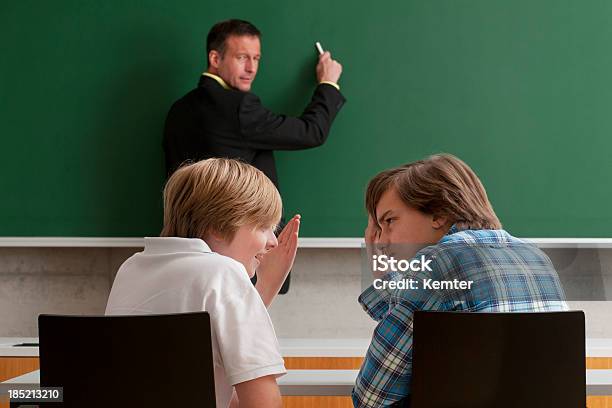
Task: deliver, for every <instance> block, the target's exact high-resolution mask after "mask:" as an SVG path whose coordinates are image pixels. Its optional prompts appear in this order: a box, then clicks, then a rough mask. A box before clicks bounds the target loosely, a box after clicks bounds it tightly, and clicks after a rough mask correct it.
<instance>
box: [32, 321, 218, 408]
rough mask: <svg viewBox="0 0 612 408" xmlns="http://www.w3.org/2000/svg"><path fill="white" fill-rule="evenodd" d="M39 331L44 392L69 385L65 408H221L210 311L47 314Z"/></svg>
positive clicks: (66, 388)
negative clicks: (217, 406)
mask: <svg viewBox="0 0 612 408" xmlns="http://www.w3.org/2000/svg"><path fill="white" fill-rule="evenodd" d="M38 330H39V338H40V340H39V341H40V350H39V352H40V382H41V386H54V387H63V393H64V395H63V397H64V403H63V405H59V406H63V407H66V408H77V407H78V408H82V407H89V408H97V407H100V408H109V407H113V408H122V407H130V408H132V407H147V408H154V407H164V408H166V407H202V408H204V407H205V408H209V407H215V382H214V371H213V358H212V344H211V330H210V318H209V315H208V313H206V312H197V313H184V314H166V315H144V316H57V315H40V316H39V317H38ZM46 406H47V405H46Z"/></svg>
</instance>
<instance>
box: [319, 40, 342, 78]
mask: <svg viewBox="0 0 612 408" xmlns="http://www.w3.org/2000/svg"><path fill="white" fill-rule="evenodd" d="M315 47H317V51H319V63H318V64H317V80H318V81H319V83H324V82H326V83H330V84H333V85H335V86H336V87H338V80H339V79H340V75H341V74H342V65H340V63H339V62H338V61H336V60H333V59H332V57H331V54H330V53H329V51H324V50H323V47H322V46H321V43H320V42H318V41H317V42H316V43H315Z"/></svg>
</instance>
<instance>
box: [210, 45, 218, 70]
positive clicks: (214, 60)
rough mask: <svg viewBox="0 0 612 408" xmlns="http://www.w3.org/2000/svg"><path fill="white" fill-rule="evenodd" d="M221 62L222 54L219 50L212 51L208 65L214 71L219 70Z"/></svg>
mask: <svg viewBox="0 0 612 408" xmlns="http://www.w3.org/2000/svg"><path fill="white" fill-rule="evenodd" d="M220 61H221V54H219V51H217V50H210V52H209V53H208V65H210V66H211V67H213V68H214V69H217V68H219V62H220Z"/></svg>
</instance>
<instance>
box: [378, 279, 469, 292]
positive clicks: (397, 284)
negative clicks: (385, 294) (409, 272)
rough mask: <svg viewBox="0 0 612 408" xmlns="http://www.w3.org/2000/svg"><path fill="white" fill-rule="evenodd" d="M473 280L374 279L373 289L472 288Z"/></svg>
mask: <svg viewBox="0 0 612 408" xmlns="http://www.w3.org/2000/svg"><path fill="white" fill-rule="evenodd" d="M473 283H474V281H464V280H459V279H453V280H434V279H413V278H410V279H399V280H383V279H374V289H376V290H380V289H391V290H395V289H412V290H415V289H421V288H423V289H424V290H466V289H472V284H473Z"/></svg>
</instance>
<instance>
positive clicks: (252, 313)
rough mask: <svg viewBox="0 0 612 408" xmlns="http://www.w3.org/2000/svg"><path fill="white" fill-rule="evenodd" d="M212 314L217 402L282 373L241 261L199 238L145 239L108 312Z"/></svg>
mask: <svg viewBox="0 0 612 408" xmlns="http://www.w3.org/2000/svg"><path fill="white" fill-rule="evenodd" d="M202 310H203V311H207V312H208V313H210V323H211V328H212V348H213V360H214V366H215V367H214V368H215V393H216V397H217V406H218V407H227V406H228V404H229V401H230V399H231V396H232V389H233V387H232V386H233V385H235V384H238V383H241V382H244V381H248V380H253V379H255V378H259V377H263V376H266V375H272V374H275V375H283V374H285V373H286V371H285V365H284V362H283V358H282V356H281V353H280V347H279V345H278V340H277V339H276V334H275V333H274V327H273V326H272V321H271V320H270V316H269V315H268V311H267V310H266V307H265V305H264V304H263V301H262V300H261V297H260V296H259V293H258V292H257V290H256V289H255V288H254V287H253V284H252V283H251V281H250V280H249V277H248V274H247V272H246V269H244V266H243V265H242V264H241V263H240V262H237V261H235V260H234V259H232V258H228V257H226V256H223V255H219V254H217V253H215V252H212V251H211V250H210V248H209V247H208V245H207V244H206V243H205V242H204V241H202V240H201V239H191V238H145V249H144V251H143V252H139V253H137V254H134V255H133V256H132V257H130V258H129V259H127V260H126V261H125V262H124V263H123V265H121V267H120V268H119V271H118V272H117V276H116V278H115V282H114V283H113V288H112V290H111V293H110V297H109V299H108V303H107V305H106V314H107V315H135V314H162V313H182V312H196V311H202Z"/></svg>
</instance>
